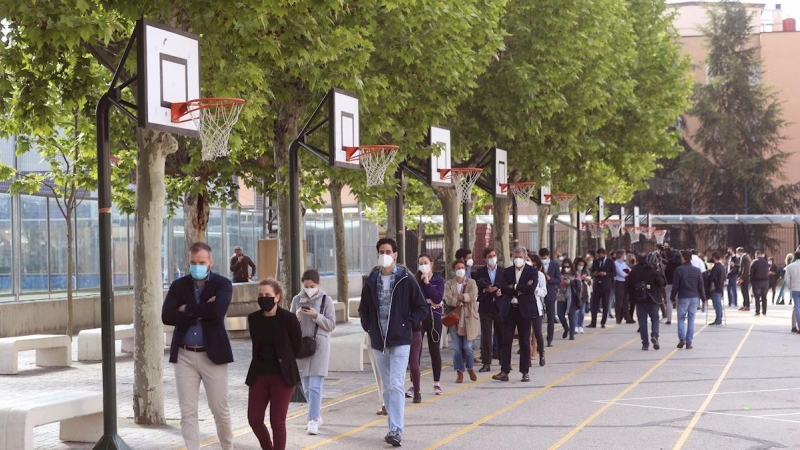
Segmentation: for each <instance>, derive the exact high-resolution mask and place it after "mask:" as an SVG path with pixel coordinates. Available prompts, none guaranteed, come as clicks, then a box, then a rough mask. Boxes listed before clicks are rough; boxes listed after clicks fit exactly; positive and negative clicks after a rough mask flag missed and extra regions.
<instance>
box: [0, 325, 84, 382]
mask: <svg viewBox="0 0 800 450" xmlns="http://www.w3.org/2000/svg"><path fill="white" fill-rule="evenodd" d="M28 350H36V365H37V366H40V367H68V366H70V365H72V339H71V338H70V337H69V336H67V335H66V334H32V335H30V336H17V337H7V338H2V339H0V374H2V375H14V374H16V373H17V368H18V360H19V352H24V351H28Z"/></svg>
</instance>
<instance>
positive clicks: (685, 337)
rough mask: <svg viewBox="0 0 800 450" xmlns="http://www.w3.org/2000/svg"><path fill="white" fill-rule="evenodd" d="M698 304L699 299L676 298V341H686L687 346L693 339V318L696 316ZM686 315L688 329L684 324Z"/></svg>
mask: <svg viewBox="0 0 800 450" xmlns="http://www.w3.org/2000/svg"><path fill="white" fill-rule="evenodd" d="M698 303H700V299H699V298H678V339H680V340H682V341H686V343H687V344H691V343H692V338H693V337H694V316H695V314H697V304H698ZM687 315H688V316H689V325H688V327H687V325H686V323H685V320H686V316H687Z"/></svg>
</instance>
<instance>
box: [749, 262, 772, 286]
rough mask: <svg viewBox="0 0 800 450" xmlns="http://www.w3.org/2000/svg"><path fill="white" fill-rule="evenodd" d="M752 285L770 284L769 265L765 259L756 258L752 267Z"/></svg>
mask: <svg viewBox="0 0 800 450" xmlns="http://www.w3.org/2000/svg"><path fill="white" fill-rule="evenodd" d="M750 282H751V283H767V282H769V263H768V262H767V260H766V259H764V258H756V260H755V261H753V264H752V265H751V266H750Z"/></svg>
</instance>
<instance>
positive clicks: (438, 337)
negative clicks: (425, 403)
mask: <svg viewBox="0 0 800 450" xmlns="http://www.w3.org/2000/svg"><path fill="white" fill-rule="evenodd" d="M417 263H418V264H417V267H418V269H419V270H418V271H417V274H416V278H417V283H419V285H420V287H421V288H422V294H423V295H424V296H425V302H426V303H427V304H428V306H429V307H430V313H429V314H427V315H426V316H425V318H424V319H422V324H421V328H420V334H419V347H420V349H419V351H417V354H418V355H419V357H418V358H417V362H416V364H415V363H414V361H413V360H412V361H409V366H411V383H412V385H413V386H412V387H411V388H410V389H409V390H408V391H406V398H409V397H413V399H414V400H413V401H414V403H420V402H422V393H420V383H421V382H422V373H421V371H420V363H419V360H420V358H421V357H422V339H423V337H425V335H427V337H428V352H429V353H430V355H431V366H432V369H433V394H434V395H442V388H441V386H439V379H440V378H441V376H442V352H441V348H440V344H441V341H442V306H443V305H442V300H443V299H444V278H442V277H440V276H439V275H437V274H435V273H434V272H433V260H432V259H431V257H430V255H428V254H425V253H423V254H421V255H419V259H418V260H417ZM413 350H414V349H413V342H412V353H413ZM415 365H416V373H415V367H414V366H415ZM415 378H416V381H415ZM409 394H410V395H409Z"/></svg>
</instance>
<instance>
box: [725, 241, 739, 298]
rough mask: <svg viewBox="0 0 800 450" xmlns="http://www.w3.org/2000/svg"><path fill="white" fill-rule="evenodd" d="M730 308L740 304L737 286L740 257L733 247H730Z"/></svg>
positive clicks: (728, 273) (728, 274)
mask: <svg viewBox="0 0 800 450" xmlns="http://www.w3.org/2000/svg"><path fill="white" fill-rule="evenodd" d="M727 269H728V270H727V271H726V272H727V276H728V308H735V307H737V306H739V301H738V298H737V297H738V295H737V292H736V286H738V284H739V283H738V282H739V257H738V256H737V255H736V251H734V250H733V247H728V267H727Z"/></svg>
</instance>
